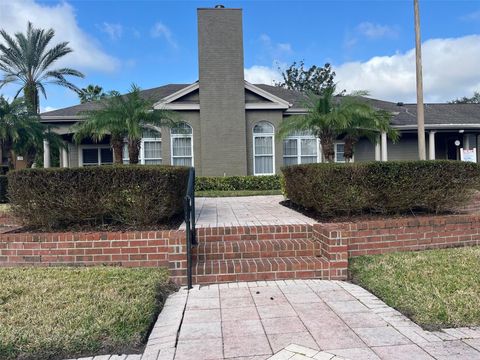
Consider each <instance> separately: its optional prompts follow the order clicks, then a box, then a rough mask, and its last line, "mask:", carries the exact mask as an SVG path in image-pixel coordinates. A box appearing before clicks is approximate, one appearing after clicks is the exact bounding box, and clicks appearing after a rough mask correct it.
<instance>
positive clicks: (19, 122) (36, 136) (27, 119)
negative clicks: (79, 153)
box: [0, 96, 46, 168]
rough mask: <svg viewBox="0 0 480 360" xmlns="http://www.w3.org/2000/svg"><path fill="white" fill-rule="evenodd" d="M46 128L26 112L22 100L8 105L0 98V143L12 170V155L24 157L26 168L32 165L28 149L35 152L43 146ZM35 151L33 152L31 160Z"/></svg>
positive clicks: (35, 116) (36, 117)
mask: <svg viewBox="0 0 480 360" xmlns="http://www.w3.org/2000/svg"><path fill="white" fill-rule="evenodd" d="M45 132H46V127H45V126H44V125H43V124H42V123H40V122H39V121H38V116H37V115H31V114H30V113H29V112H28V108H27V105H26V104H25V101H24V99H23V98H17V99H14V100H13V101H12V102H11V103H9V102H8V101H7V100H6V99H5V98H4V97H3V96H0V141H1V142H2V147H3V149H5V150H6V151H7V154H8V165H9V167H10V168H13V153H14V152H16V153H18V154H22V155H24V156H25V157H26V160H27V166H28V167H30V166H31V165H32V163H33V160H31V159H32V154H31V152H30V153H29V149H33V150H36V149H37V148H38V146H39V144H42V145H43V138H44V133H45ZM34 155H35V151H33V158H34Z"/></svg>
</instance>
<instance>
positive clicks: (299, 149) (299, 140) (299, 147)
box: [282, 135, 322, 165]
mask: <svg viewBox="0 0 480 360" xmlns="http://www.w3.org/2000/svg"><path fill="white" fill-rule="evenodd" d="M303 139H306V140H311V139H315V140H316V141H317V163H321V162H322V151H321V150H322V149H321V147H320V139H319V138H318V137H316V136H313V135H293V136H287V137H286V138H285V139H284V140H296V143H297V155H285V154H282V155H283V159H285V158H286V157H287V158H296V159H297V165H298V164H301V163H302V157H308V156H313V155H302V140H303ZM282 150H283V143H282ZM284 164H285V162H284Z"/></svg>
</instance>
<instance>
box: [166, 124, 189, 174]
mask: <svg viewBox="0 0 480 360" xmlns="http://www.w3.org/2000/svg"><path fill="white" fill-rule="evenodd" d="M185 124H187V125H188V126H189V127H190V129H192V132H191V133H190V134H172V132H171V129H170V164H171V165H173V159H180V158H188V157H191V158H192V165H191V166H195V158H194V156H195V152H194V151H193V149H194V147H193V127H192V125H190V124H189V123H187V122H186V123H185ZM178 138H183V139H185V138H190V139H191V140H190V147H191V153H192V155H191V156H179V155H173V139H178Z"/></svg>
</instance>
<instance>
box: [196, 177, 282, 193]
mask: <svg viewBox="0 0 480 360" xmlns="http://www.w3.org/2000/svg"><path fill="white" fill-rule="evenodd" d="M280 188H281V185H280V176H279V175H267V176H199V177H197V178H196V179H195V190H196V191H212V190H215V191H235V190H280Z"/></svg>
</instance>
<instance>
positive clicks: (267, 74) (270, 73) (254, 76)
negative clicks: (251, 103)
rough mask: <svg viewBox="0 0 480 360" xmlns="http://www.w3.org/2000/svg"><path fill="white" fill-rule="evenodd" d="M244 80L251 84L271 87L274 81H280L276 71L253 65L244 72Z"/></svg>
mask: <svg viewBox="0 0 480 360" xmlns="http://www.w3.org/2000/svg"><path fill="white" fill-rule="evenodd" d="M244 73H245V80H247V81H248V82H250V83H252V84H267V85H273V84H274V83H275V82H276V81H281V80H282V75H281V74H280V73H279V71H278V70H275V69H274V68H271V67H268V66H260V65H253V66H252V67H250V68H247V69H245V70H244Z"/></svg>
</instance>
